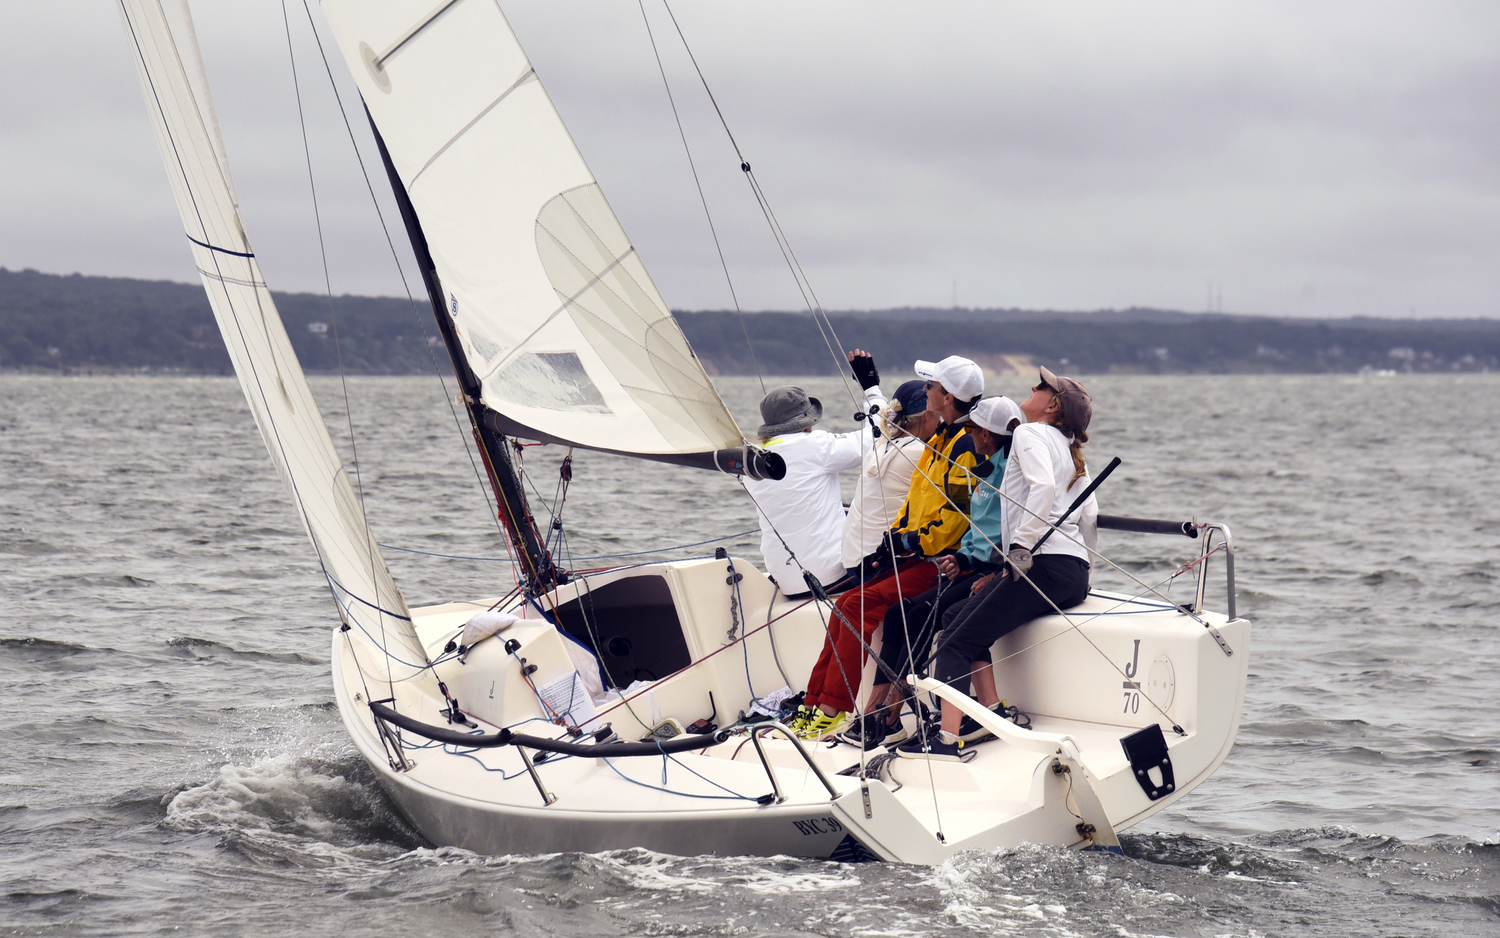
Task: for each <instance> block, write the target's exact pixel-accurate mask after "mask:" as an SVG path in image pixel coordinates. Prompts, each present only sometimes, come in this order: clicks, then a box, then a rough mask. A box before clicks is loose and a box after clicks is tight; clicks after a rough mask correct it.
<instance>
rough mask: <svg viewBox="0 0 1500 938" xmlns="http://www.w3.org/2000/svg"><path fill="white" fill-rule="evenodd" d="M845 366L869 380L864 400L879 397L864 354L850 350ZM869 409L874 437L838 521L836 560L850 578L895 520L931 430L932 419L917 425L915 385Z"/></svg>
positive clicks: (918, 386) (920, 395)
mask: <svg viewBox="0 0 1500 938" xmlns="http://www.w3.org/2000/svg"><path fill="white" fill-rule="evenodd" d="M849 361H850V363H851V364H853V365H854V366H855V369H854V371H855V377H857V378H859V380H860V383H861V384H864V382H865V381H867V380H873V383H872V384H871V385H870V387H867V388H866V389H865V394H866V398H867V399H868V398H869V395H870V392H871V391H873V392H874V393H875V394H877V395H879V394H880V384H879V375H878V374H876V373H875V372H874V362H873V361H871V360H870V356H869V355H868V353H865V352H862V351H860V350H859V349H855V350H854V351H853V352H851V353H850V356H849ZM863 373H867V375H866V374H863ZM874 404H875V407H878V410H877V412H876V414H872V415H871V422H872V423H873V422H875V421H876V420H877V419H878V421H879V423H877V424H876V427H878V430H879V432H878V435H875V434H872V436H873V437H874V438H873V440H872V441H871V445H870V447H869V449H867V450H866V451H865V457H864V462H863V463H862V464H861V465H860V469H859V479H858V481H856V482H855V484H854V497H853V499H851V500H850V502H849V513H848V515H847V516H846V517H845V518H844V540H843V554H842V557H841V560H842V561H843V564H844V566H845V567H846V568H847V569H848V571H849V573H850V574H851V575H856V574H857V573H858V568H859V564H860V561H862V560H864V559H865V558H866V557H868V556H869V555H870V554H871V553H873V552H874V551H875V549H876V548H877V547H879V546H880V542H881V539H882V538H884V537H885V533H886V532H887V531H889V530H890V529H891V526H892V525H894V524H895V523H896V520H897V519H898V518H900V517H901V506H902V504H903V503H905V501H906V493H907V490H909V489H910V488H911V475H912V472H913V470H915V469H916V467H917V460H918V459H919V458H920V457H921V455H922V441H923V440H925V439H926V438H927V437H929V436H931V435H932V431H933V430H935V429H936V421H937V418H936V416H933V418H932V420H933V425H932V426H931V427H925V425H924V424H923V420H924V418H925V417H926V416H927V391H926V390H925V389H924V388H923V382H922V381H920V380H913V381H908V382H906V383H905V384H903V385H901V386H900V387H899V388H897V389H896V393H895V395H894V396H893V397H892V399H891V401H890V402H889V403H886V401H885V398H884V396H883V395H881V396H880V397H879V399H878V401H876V402H874ZM924 430H925V432H924Z"/></svg>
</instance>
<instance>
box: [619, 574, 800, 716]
mask: <svg viewBox="0 0 1500 938" xmlns="http://www.w3.org/2000/svg"><path fill="white" fill-rule="evenodd" d="M794 602H795V600H794ZM812 602H816V600H812V599H804V600H802V601H801V602H798V603H797V604H796V605H794V606H792V607H791V608H790V609H788V610H787V611H786V612H783V613H782V614H781V615H779V616H777V617H776V618H774V619H770V618H768V619H766V624H765V625H757V626H756V627H755V628H754V629H753V630H751V631H749V632H746V633H745V634H744V635H741V636H740V637H739V638H737V639H735V640H734V641H732V642H730V643H729V644H727V645H722V646H720V647H718V648H715V649H714V650H713V651H711V652H709V653H708V654H706V655H704V656H703V657H702V658H699V659H698V660H697V661H693V662H690V663H689V664H688V666H687V667H685V668H682V669H681V670H678V671H675V672H673V673H672V674H669V675H667V676H666V677H664V678H662V679H661V680H660V681H657V682H654V683H653V684H652V686H651V687H646V688H642V689H641V690H638V691H636V692H635V693H634V694H631V695H630V696H629V697H626V696H624V695H623V694H622V695H621V697H620V702H619V703H616V704H611V705H610V706H609V707H608V708H606V709H604V710H601V711H599V713H597V714H595V715H596V716H598V717H603V716H604V715H605V714H608V713H612V712H614V711H615V710H618V709H619V708H620V707H621V706H623V705H625V704H628V703H629V702H630V701H632V700H635V699H636V698H637V697H639V696H641V695H642V694H645V693H649V692H650V691H652V690H655V689H656V685H657V684H660V683H663V682H665V681H670V680H672V679H673V678H675V677H678V676H679V675H683V674H686V673H687V672H689V671H691V670H692V669H693V668H696V667H697V666H698V665H700V664H702V663H703V662H705V661H707V660H708V659H710V658H712V657H713V656H714V655H717V654H721V653H723V652H726V651H728V650H729V649H731V648H733V647H734V646H735V645H736V644H738V643H740V642H744V641H748V640H749V639H750V636H752V635H758V634H759V633H760V632H762V631H765V630H766V629H769V628H770V627H771V626H772V625H774V624H775V623H777V622H780V621H781V620H782V619H785V618H786V617H787V616H789V615H791V614H792V613H794V612H796V611H797V610H798V609H801V608H802V607H803V606H806V605H807V604H808V603H812ZM616 689H618V688H616ZM626 709H629V708H628V707H627V708H626ZM632 712H633V711H632Z"/></svg>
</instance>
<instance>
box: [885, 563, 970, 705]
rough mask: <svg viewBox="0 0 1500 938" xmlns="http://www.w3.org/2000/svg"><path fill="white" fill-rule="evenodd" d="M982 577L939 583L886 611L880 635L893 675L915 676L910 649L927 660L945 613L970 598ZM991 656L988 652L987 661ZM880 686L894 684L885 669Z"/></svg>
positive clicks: (967, 574) (962, 577) (961, 578)
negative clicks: (974, 584)
mask: <svg viewBox="0 0 1500 938" xmlns="http://www.w3.org/2000/svg"><path fill="white" fill-rule="evenodd" d="M981 575H982V574H980V573H978V572H975V573H965V574H963V575H962V576H960V577H959V578H958V579H956V580H939V581H938V585H937V586H935V587H933V588H932V589H930V590H928V591H927V592H925V593H922V594H921V595H919V596H914V597H911V598H908V599H905V600H903V601H902V602H900V603H893V604H892V605H891V607H890V608H889V609H887V610H886V612H885V621H884V622H882V623H881V626H880V635H881V645H880V660H881V661H883V662H885V664H886V667H889V668H890V669H891V673H894V674H897V675H899V676H900V677H901V679H902V680H905V679H906V676H907V675H908V674H910V673H911V670H910V669H911V664H912V661H911V655H909V654H907V649H908V648H910V649H911V651H912V652H913V653H914V654H915V655H916V657H917V660H918V661H923V660H926V658H927V648H928V646H929V645H931V644H932V636H933V633H934V632H936V631H937V628H938V625H939V624H940V623H941V622H942V621H943V613H944V612H946V611H947V610H948V609H949V608H951V607H952V606H953V605H954V604H955V603H961V602H963V601H964V600H965V599H968V598H969V587H971V586H972V585H973V583H974V581H975V580H977V579H979V577H980V576H981ZM988 658H989V655H988V653H986V655H985V659H986V660H988ZM874 683H875V685H876V686H879V685H881V684H889V683H891V677H890V674H888V673H886V670H885V668H877V669H876V670H875V681H874Z"/></svg>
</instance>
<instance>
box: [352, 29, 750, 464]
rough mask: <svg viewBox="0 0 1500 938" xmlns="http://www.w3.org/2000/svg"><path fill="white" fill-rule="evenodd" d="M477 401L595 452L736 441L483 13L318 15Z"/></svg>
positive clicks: (536, 89)
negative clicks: (406, 205) (413, 235)
mask: <svg viewBox="0 0 1500 938" xmlns="http://www.w3.org/2000/svg"><path fill="white" fill-rule="evenodd" d="M323 12H324V13H325V15H326V16H327V18H328V22H329V24H330V26H331V27H332V29H333V33H334V35H335V37H337V40H338V44H339V47H340V49H341V51H342V53H343V55H344V57H345V59H346V60H347V62H348V65H349V69H350V71H351V73H352V74H353V75H354V76H355V80H356V82H357V83H358V85H359V89H360V92H361V94H362V95H363V96H364V100H365V106H366V107H367V108H368V109H369V112H370V115H371V119H372V120H373V121H374V123H375V125H376V127H377V129H378V130H379V132H380V135H381V137H382V138H383V140H384V141H385V145H386V148H387V150H388V151H389V153H390V157H391V160H392V163H393V164H394V166H395V168H396V171H397V173H398V174H399V175H400V178H401V183H402V185H403V186H404V187H405V188H406V191H407V193H408V194H409V196H410V198H411V202H412V205H413V207H414V208H415V210H416V214H417V217H418V218H419V219H420V221H421V225H422V231H423V234H424V235H425V237H426V241H427V246H428V248H429V250H430V251H431V254H432V259H433V264H434V266H435V268H436V274H437V279H438V282H439V283H440V285H441V290H442V296H441V300H440V301H441V302H442V303H443V305H444V307H445V309H446V313H445V314H446V315H447V316H449V317H451V318H452V322H453V327H454V329H455V331H456V333H457V335H458V336H459V341H460V344H461V346H462V349H463V353H464V355H465V357H466V358H467V360H468V365H469V367H470V368H472V370H473V371H474V374H475V375H476V376H477V377H478V378H479V380H480V383H481V386H482V389H483V399H484V404H485V405H486V406H488V407H489V408H490V409H492V410H494V411H497V412H498V413H500V414H502V415H504V416H505V417H507V418H509V419H510V420H511V421H513V422H514V423H518V424H521V425H523V426H525V427H529V428H533V429H535V430H538V431H541V432H542V433H544V434H546V435H548V436H551V437H554V438H557V439H561V440H565V441H568V442H571V443H576V444H578V445H581V446H588V447H593V448H597V449H607V450H617V451H621V452H631V453H645V454H677V453H701V452H708V451H712V450H717V449H721V448H724V447H730V446H738V445H740V444H742V443H743V442H744V438H743V436H742V435H741V433H740V431H739V429H738V427H737V426H736V425H735V422H734V419H733V418H732V417H730V415H729V412H728V411H727V410H726V409H725V407H724V404H723V402H722V401H721V400H720V399H719V396H718V394H717V392H715V390H714V388H713V385H712V383H711V382H710V381H709V380H708V376H707V375H706V374H705V373H704V371H703V367H702V365H701V364H700V363H699V362H698V359H697V357H696V356H695V355H694V354H693V351H692V349H691V348H689V346H688V344H687V340H686V339H685V338H684V337H683V335H682V332H681V330H680V329H679V328H678V326H677V323H676V321H675V320H674V319H673V318H672V316H671V313H670V312H669V311H668V309H667V306H666V303H665V302H664V301H663V300H662V297H661V294H660V293H659V292H658V291H657V289H656V286H655V284H653V283H652V282H651V277H650V275H649V274H647V272H646V268H645V265H644V264H643V263H642V262H641V259H640V257H639V256H638V255H637V254H636V251H635V248H634V247H633V246H632V245H631V243H630V240H629V239H628V238H627V237H626V236H625V232H624V230H623V229H622V228H621V226H620V223H619V221H618V220H617V219H616V217H615V214H614V211H613V210H612V209H611V208H610V206H609V203H608V202H607V201H606V200H605V198H604V194H603V192H601V191H600V189H599V184H598V183H597V182H596V181H595V180H594V177H593V174H592V173H590V172H589V168H588V166H587V165H585V163H584V161H583V157H582V156H581V155H580V154H579V152H578V148H577V147H576V146H575V145H574V143H573V138H572V137H571V136H570V135H569V134H568V131H567V128H565V127H564V126H563V123H562V119H561V118H560V117H559V116H558V113H557V110H556V109H555V108H554V107H553V105H552V100H551V98H549V97H548V95H547V92H546V91H545V90H544V89H543V88H542V86H541V83H540V82H539V81H538V80H537V76H536V72H535V71H534V70H533V69H532V66H531V62H530V61H529V60H528V59H527V57H526V54H525V53H524V52H523V51H522V50H521V46H520V44H519V43H518V42H517V40H516V37H515V34H514V33H513V32H512V31H511V29H510V25H509V23H508V22H507V21H506V19H505V15H504V14H503V13H502V12H501V10H500V8H499V6H498V5H497V4H496V3H495V0H441V2H436V4H435V3H434V0H325V2H324V3H323Z"/></svg>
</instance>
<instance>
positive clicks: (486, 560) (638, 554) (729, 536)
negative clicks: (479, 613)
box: [380, 529, 759, 563]
mask: <svg viewBox="0 0 1500 938" xmlns="http://www.w3.org/2000/svg"><path fill="white" fill-rule="evenodd" d="M756 530H759V529H755V530H750V531H741V532H740V533H738V534H727V535H725V536H724V537H715V538H710V539H709V540H706V541H698V542H696V543H693V544H677V545H674V546H672V547H658V548H655V549H652V550H637V551H631V552H630V553H626V554H595V555H594V556H592V557H570V558H569V559H570V560H617V559H619V558H621V557H649V556H651V555H652V554H665V553H668V552H670V551H674V550H688V549H689V548H693V547H702V546H703V545H705V544H717V543H719V542H720V541H733V540H736V539H738V538H742V537H748V536H749V535H751V534H754V533H756ZM380 546H381V547H383V548H385V549H386V550H399V551H401V552H403V553H407V554H421V555H422V556H424V557H441V558H442V559H444V560H475V561H479V562H480V563H510V558H509V557H467V556H464V555H463V554H439V553H437V552H435V551H430V550H417V549H416V548H415V547H397V546H396V545H395V544H381V545H380Z"/></svg>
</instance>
